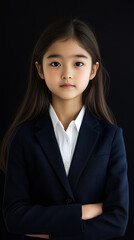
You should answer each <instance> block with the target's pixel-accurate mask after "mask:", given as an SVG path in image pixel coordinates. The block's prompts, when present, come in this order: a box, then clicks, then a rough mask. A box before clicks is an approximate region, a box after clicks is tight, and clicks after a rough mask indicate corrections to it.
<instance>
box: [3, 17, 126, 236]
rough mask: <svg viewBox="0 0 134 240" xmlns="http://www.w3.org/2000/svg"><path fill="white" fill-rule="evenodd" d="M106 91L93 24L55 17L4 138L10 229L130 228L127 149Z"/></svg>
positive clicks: (112, 232) (49, 232)
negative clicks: (128, 226)
mask: <svg viewBox="0 0 134 240" xmlns="http://www.w3.org/2000/svg"><path fill="white" fill-rule="evenodd" d="M105 90H106V78H105V71H104V68H103V66H102V61H101V57H100V52H99V47H98V44H97V41H96V38H95V36H94V34H93V32H92V30H91V29H90V27H89V26H88V25H87V24H86V23H84V22H83V21H81V20H79V19H61V20H58V21H56V22H54V23H51V24H50V25H49V26H48V27H47V28H46V29H45V31H44V32H43V33H42V34H41V36H40V38H39V40H38V42H37V44H36V46H35V48H34V51H33V55H32V61H31V69H30V77H29V85H28V89H27V93H26V96H25V98H24V101H23V104H22V106H21V107H20V109H19V111H18V113H17V116H16V118H15V120H14V122H13V123H12V125H11V127H10V129H9V131H8V132H7V134H6V136H5V138H4V140H3V145H2V150H1V168H2V169H3V170H4V171H5V188H4V198H3V216H4V221H5V224H6V227H7V230H8V231H9V232H11V233H15V234H20V235H23V236H24V239H26V238H30V239H31V237H33V238H34V239H35V237H36V238H39V239H40V238H44V239H56V240H64V239H65V240H84V239H85V240H89V239H90V240H92V239H93V240H101V239H103V240H105V239H109V238H115V237H119V236H122V235H124V233H125V230H126V226H127V221H128V202H129V200H128V180H127V161H126V152H125V145H124V139H123V134H122V129H121V128H120V127H118V126H117V125H116V121H115V120H114V117H113V115H112V113H111V111H110V109H109V108H108V106H107V104H106V100H105V93H106V91H105ZM6 159H7V162H6Z"/></svg>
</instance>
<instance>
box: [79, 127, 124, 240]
mask: <svg viewBox="0 0 134 240" xmlns="http://www.w3.org/2000/svg"><path fill="white" fill-rule="evenodd" d="M128 212H129V185H128V178H127V160H126V150H125V144H124V138H123V134H122V128H119V127H117V130H116V132H115V135H114V138H113V141H112V146H111V154H110V159H109V166H108V170H107V180H106V185H105V193H104V201H103V214H101V215H99V216H97V217H95V218H93V219H90V220H86V221H83V222H84V232H85V235H87V237H89V239H90V240H92V239H99V240H105V239H109V238H110V239H111V238H115V237H120V236H123V235H124V233H125V230H126V227H127V222H128Z"/></svg>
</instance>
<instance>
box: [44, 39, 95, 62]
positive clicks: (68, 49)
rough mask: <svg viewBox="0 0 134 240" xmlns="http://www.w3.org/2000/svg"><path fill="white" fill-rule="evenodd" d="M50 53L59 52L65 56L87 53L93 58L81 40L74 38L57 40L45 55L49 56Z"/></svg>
mask: <svg viewBox="0 0 134 240" xmlns="http://www.w3.org/2000/svg"><path fill="white" fill-rule="evenodd" d="M49 54H59V55H62V56H63V57H69V56H71V55H78V54H83V55H86V56H87V57H88V58H91V55H90V54H89V53H88V52H87V51H86V49H84V47H83V46H82V45H81V44H80V42H79V41H77V40H76V39H73V38H69V39H67V40H65V39H59V40H57V41H55V42H54V43H52V45H51V46H50V47H49V48H48V50H47V52H46V53H45V55H44V56H46V57H47V56H48V55H49Z"/></svg>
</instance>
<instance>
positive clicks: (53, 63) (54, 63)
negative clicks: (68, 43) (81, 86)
mask: <svg viewBox="0 0 134 240" xmlns="http://www.w3.org/2000/svg"><path fill="white" fill-rule="evenodd" d="M50 65H51V66H52V67H59V66H60V63H58V62H52V63H50Z"/></svg>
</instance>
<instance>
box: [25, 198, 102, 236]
mask: <svg viewBox="0 0 134 240" xmlns="http://www.w3.org/2000/svg"><path fill="white" fill-rule="evenodd" d="M102 212H103V204H102V203H95V204H86V205H82V219H83V220H87V219H91V218H94V217H97V216H98V215H100V214H102ZM26 236H29V237H39V238H45V239H49V235H48V234H41V235H40V234H26Z"/></svg>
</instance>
